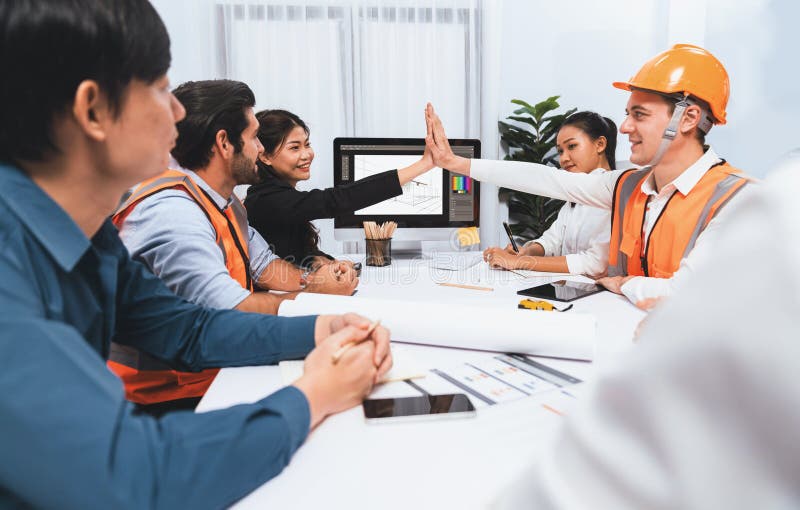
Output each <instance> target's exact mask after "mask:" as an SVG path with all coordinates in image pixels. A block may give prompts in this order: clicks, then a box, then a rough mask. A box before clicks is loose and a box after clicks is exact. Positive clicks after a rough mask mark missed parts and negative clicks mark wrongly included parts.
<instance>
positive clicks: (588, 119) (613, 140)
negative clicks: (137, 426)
mask: <svg viewBox="0 0 800 510" xmlns="http://www.w3.org/2000/svg"><path fill="white" fill-rule="evenodd" d="M565 126H575V127H576V128H578V129H580V130H581V131H583V132H584V133H586V134H587V135H588V136H589V138H591V139H592V141H594V140H597V139H598V138H600V137H601V136H604V137H605V138H606V150H605V151H604V153H605V155H606V159H607V160H608V165H609V166H610V167H611V170H614V169H616V167H617V161H616V160H617V125H616V124H615V123H614V121H613V120H611V119H609V118H608V117H603V116H602V115H600V114H599V113H595V112H590V111H582V112H575V113H573V114H572V115H570V116H569V117H567V118H566V120H564V123H563V124H562V125H561V128H563V127H565Z"/></svg>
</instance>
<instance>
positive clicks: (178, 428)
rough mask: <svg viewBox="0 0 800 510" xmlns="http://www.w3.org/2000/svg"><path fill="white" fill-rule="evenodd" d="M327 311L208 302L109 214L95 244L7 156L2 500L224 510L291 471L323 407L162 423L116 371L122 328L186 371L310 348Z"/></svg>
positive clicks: (128, 338)
mask: <svg viewBox="0 0 800 510" xmlns="http://www.w3.org/2000/svg"><path fill="white" fill-rule="evenodd" d="M314 323H315V317H300V318H291V319H289V318H282V317H273V316H265V315H259V314H245V313H240V312H237V311H233V310H212V309H207V308H202V307H199V306H196V305H193V304H190V303H189V302H187V301H185V300H183V299H181V298H178V297H177V296H175V295H174V294H172V293H171V292H170V291H169V290H168V289H167V288H166V287H165V286H164V284H163V283H162V282H161V281H160V280H159V279H157V278H156V277H155V276H153V275H152V274H151V273H149V272H148V271H147V270H146V269H145V267H144V266H143V265H142V264H140V263H138V262H135V261H132V260H131V259H130V257H129V256H128V253H127V251H126V249H125V247H124V246H123V245H122V243H121V242H120V240H119V237H118V235H117V231H116V229H115V228H114V226H113V225H112V224H111V223H110V222H109V221H107V222H106V223H105V224H104V225H103V226H102V228H101V229H100V230H99V231H98V232H97V234H96V235H95V236H94V237H93V238H92V239H87V238H86V236H85V235H84V234H83V232H82V231H81V230H80V229H79V228H78V226H77V225H76V224H75V223H74V222H73V221H72V219H71V218H70V217H69V216H68V215H67V214H66V213H65V212H64V210H63V209H61V208H60V207H59V206H58V205H57V204H56V203H55V202H54V201H53V200H52V199H51V198H50V197H49V196H47V195H46V194H45V193H44V192H43V191H42V190H41V189H40V188H39V187H38V186H37V185H36V184H35V183H33V181H31V179H30V178H29V177H28V176H27V175H26V174H24V173H23V172H21V171H20V170H18V169H16V168H14V167H10V166H4V165H0V360H2V361H0V363H2V369H0V508H7V507H25V506H29V505H30V506H35V507H50V508H54V507H56V508H115V509H119V508H219V507H223V506H226V505H229V504H231V503H233V502H234V501H236V500H237V499H239V498H241V497H242V496H244V495H246V494H247V493H249V492H250V491H252V490H254V489H255V488H257V487H258V486H259V485H261V484H263V483H264V482H265V481H266V480H268V479H270V478H272V477H274V476H275V475H277V474H278V473H279V472H280V471H281V470H282V469H283V467H284V466H285V465H286V464H287V463H288V462H289V459H290V457H291V456H292V454H293V453H294V451H295V450H296V449H297V448H298V447H299V446H300V444H301V443H302V442H303V440H304V439H305V437H306V435H307V433H308V428H309V421H310V416H309V408H308V402H307V400H306V398H305V396H304V395H303V393H302V392H300V391H299V390H298V389H296V388H294V387H288V388H284V389H282V390H280V391H278V392H276V393H274V394H272V395H270V396H269V397H267V398H265V399H263V400H261V401H259V402H257V403H255V404H249V405H240V406H236V407H233V408H230V409H227V410H222V411H215V412H210V413H205V414H193V413H188V412H176V413H172V414H170V415H167V416H165V417H164V418H162V419H160V420H156V419H154V418H151V417H149V416H147V415H141V414H138V413H137V412H136V408H135V406H134V405H133V404H131V403H129V402H127V401H126V400H125V396H124V392H123V388H122V384H121V382H120V381H119V379H117V377H116V376H114V375H113V374H112V373H111V372H110V371H109V370H108V369H107V368H106V366H105V359H106V356H107V354H108V349H109V343H110V342H111V340H112V338H113V339H114V341H116V342H118V343H120V344H126V345H130V346H133V347H136V348H138V349H141V350H143V351H146V352H148V353H150V354H152V355H154V356H155V357H157V358H160V359H163V360H166V361H168V362H170V363H171V364H173V365H174V366H175V367H176V368H179V369H181V370H200V369H203V368H208V367H220V366H239V365H257V364H266V363H274V362H277V361H278V360H281V359H285V358H297V357H302V356H304V355H306V354H307V353H308V352H309V351H310V350H311V349H312V348H313V347H314Z"/></svg>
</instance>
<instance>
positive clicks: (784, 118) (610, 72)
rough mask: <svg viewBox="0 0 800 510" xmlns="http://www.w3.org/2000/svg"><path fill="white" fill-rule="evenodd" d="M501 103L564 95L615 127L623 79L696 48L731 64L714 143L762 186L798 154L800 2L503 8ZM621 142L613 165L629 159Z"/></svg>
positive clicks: (510, 0)
mask: <svg viewBox="0 0 800 510" xmlns="http://www.w3.org/2000/svg"><path fill="white" fill-rule="evenodd" d="M503 5H504V8H503V37H502V43H501V44H502V54H503V63H502V66H501V73H502V78H501V80H502V86H501V90H500V94H499V97H497V98H496V100H497V101H498V103H499V105H500V108H499V109H500V112H501V117H504V116H505V115H508V114H510V113H511V111H512V110H513V109H514V108H513V105H511V104H510V103H509V101H510V100H511V99H514V98H520V99H525V100H527V101H529V102H536V101H539V100H541V99H544V98H546V97H548V96H551V95H556V94H560V95H561V104H562V105H564V106H565V107H573V106H575V107H578V108H579V109H591V110H595V111H597V112H599V113H602V114H603V115H606V116H608V117H610V118H612V119H613V120H614V121H615V122H617V123H618V124H619V122H621V121H622V120H623V119H624V109H625V102H626V100H627V96H628V95H627V93H625V92H623V91H621V90H617V89H615V88H613V87H612V86H611V82H612V81H615V80H620V79H627V78H629V77H630V76H631V75H633V74H634V73H635V72H636V71H637V70H638V68H639V67H640V66H641V65H642V64H643V63H644V62H645V61H646V60H647V59H649V58H650V57H652V56H653V55H655V54H656V53H658V52H660V51H663V50H665V49H667V48H668V47H669V46H670V45H672V44H675V43H678V42H686V43H692V44H698V45H701V46H703V47H705V48H707V49H708V50H709V51H711V52H712V53H714V54H715V55H716V56H717V58H719V59H720V60H721V61H722V63H723V64H724V65H725V67H726V69H727V71H728V73H729V75H730V80H731V99H730V102H729V104H728V124H726V125H724V126H717V127H715V128H714V129H713V130H712V131H711V133H710V134H709V137H708V142H709V143H711V144H712V145H713V146H714V148H715V150H716V151H717V152H718V153H719V154H720V155H721V156H722V157H724V158H726V159H727V160H728V161H729V162H730V163H732V164H733V165H735V166H738V167H740V168H742V169H743V170H745V171H747V172H748V173H750V174H752V175H754V176H757V177H761V176H763V175H764V174H765V173H766V172H767V171H768V170H769V168H770V166H771V164H772V163H774V162H775V161H776V160H777V159H778V158H779V157H780V156H781V155H782V154H784V153H786V152H788V151H789V150H791V149H793V148H795V147H798V146H800V140H799V139H798V136H797V122H796V119H797V118H798V117H800V101H798V96H797V94H796V93H795V91H796V90H797V86H796V84H797V83H800V69H799V68H798V66H797V64H796V61H797V57H796V55H797V50H798V49H800V30H798V26H797V22H798V20H800V2H795V1H793V0H743V1H737V2H730V1H729V0H671V1H670V0H649V1H642V0H606V1H603V2H595V1H593V0H566V1H562V2H549V1H542V0H536V1H530V0H504V1H503ZM629 155H630V150H629V147H628V143H627V138H626V137H625V136H620V138H619V140H618V149H617V159H619V160H623V159H627V158H628V157H629Z"/></svg>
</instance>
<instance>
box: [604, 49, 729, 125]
mask: <svg viewBox="0 0 800 510" xmlns="http://www.w3.org/2000/svg"><path fill="white" fill-rule="evenodd" d="M613 85H614V86H615V87H616V88H618V89H623V90H631V88H636V89H645V90H652V91H655V92H661V93H662V94H676V93H683V94H690V95H691V96H694V97H696V98H699V99H702V100H703V101H705V102H706V103H708V105H709V107H710V108H711V114H712V115H713V116H714V121H715V123H716V124H725V107H726V106H727V104H728V97H730V91H731V88H730V82H729V80H728V73H727V72H726V71H725V68H724V67H723V66H722V63H721V62H720V61H719V60H717V58H716V57H715V56H714V55H712V54H711V53H709V52H708V51H706V50H705V49H703V48H701V47H699V46H693V45H691V44H676V45H675V46H673V47H672V48H670V49H668V50H667V51H665V52H663V53H659V54H658V55H656V56H655V57H653V58H651V59H650V60H648V61H647V62H646V63H645V65H643V66H642V68H641V69H639V72H638V73H636V75H635V76H634V77H633V78H631V79H630V80H628V81H615V82H614V84H613Z"/></svg>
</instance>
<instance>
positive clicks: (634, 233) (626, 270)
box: [608, 161, 749, 278]
mask: <svg viewBox="0 0 800 510" xmlns="http://www.w3.org/2000/svg"><path fill="white" fill-rule="evenodd" d="M650 172H651V170H650V169H649V168H646V169H643V170H637V169H633V170H628V171H627V172H625V173H623V174H622V175H621V176H620V178H619V179H618V180H617V184H616V186H615V188H614V202H613V204H612V206H611V210H612V217H611V242H610V245H609V254H608V273H609V275H612V276H616V275H632V276H652V277H655V278H670V277H671V276H672V275H673V274H674V273H675V272H676V271H677V270H678V267H679V266H680V264H681V260H683V259H684V258H686V256H687V255H689V252H691V251H692V248H694V245H695V242H697V238H698V237H699V236H700V234H701V233H702V232H703V230H705V228H706V226H708V223H709V222H710V221H711V220H712V219H714V216H716V214H717V213H718V212H719V211H720V209H722V208H723V207H724V206H725V204H727V203H728V201H729V200H730V199H731V198H732V197H733V196H734V195H735V194H736V193H738V192H739V191H740V190H741V189H742V188H743V187H744V186H745V185H746V184H747V183H748V182H749V178H748V177H747V176H745V175H744V174H743V173H742V172H741V171H740V170H738V169H736V168H734V167H732V166H731V165H729V164H728V163H726V162H724V161H723V162H722V163H719V164H717V165H715V166H713V167H711V168H710V169H708V171H707V172H706V173H705V175H703V177H701V178H700V180H699V181H698V182H697V184H695V186H694V187H693V188H692V190H691V192H689V193H688V194H687V195H685V196H684V195H683V194H682V193H679V192H677V191H676V192H675V193H673V194H672V196H671V197H670V198H669V199H668V200H667V204H666V205H665V206H664V209H663V210H662V211H661V214H660V215H659V216H658V218H657V219H656V222H655V224H654V225H653V229H652V230H651V231H650V236H649V237H648V239H647V243H646V244H645V243H643V239H644V233H643V225H644V216H645V212H646V211H647V199H648V198H649V197H648V195H647V194H645V193H644V192H643V191H642V183H643V182H644V181H645V179H647V178H649V176H650Z"/></svg>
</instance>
